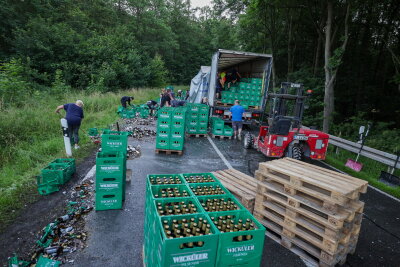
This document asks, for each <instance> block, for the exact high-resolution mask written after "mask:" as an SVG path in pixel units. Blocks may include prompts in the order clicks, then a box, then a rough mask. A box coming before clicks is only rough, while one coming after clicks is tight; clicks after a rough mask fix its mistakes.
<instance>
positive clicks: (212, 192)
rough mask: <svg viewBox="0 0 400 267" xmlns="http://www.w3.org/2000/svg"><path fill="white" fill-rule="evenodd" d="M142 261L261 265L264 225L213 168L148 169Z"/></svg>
mask: <svg viewBox="0 0 400 267" xmlns="http://www.w3.org/2000/svg"><path fill="white" fill-rule="evenodd" d="M144 231H145V233H147V235H146V239H145V242H144V247H143V261H144V265H145V266H160V267H163V266H191V265H196V266H207V267H210V266H211V267H212V266H241V267H245V266H249V267H250V266H251V267H253V266H259V265H260V262H261V258H262V251H263V245H264V235H265V228H264V227H263V226H262V225H261V224H260V223H259V222H258V221H257V220H256V219H255V218H254V217H253V216H252V215H251V214H250V213H249V212H248V211H247V210H246V209H245V208H244V207H243V206H242V205H241V204H240V202H239V201H238V200H237V199H236V198H235V197H234V196H233V195H231V194H230V193H229V191H228V190H227V189H226V188H225V187H224V186H223V185H222V184H221V183H220V182H219V181H218V179H217V178H215V176H214V175H213V174H211V173H184V174H158V175H148V176H147V181H146V214H145V223H144Z"/></svg>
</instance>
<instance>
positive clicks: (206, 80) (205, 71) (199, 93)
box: [188, 66, 211, 103]
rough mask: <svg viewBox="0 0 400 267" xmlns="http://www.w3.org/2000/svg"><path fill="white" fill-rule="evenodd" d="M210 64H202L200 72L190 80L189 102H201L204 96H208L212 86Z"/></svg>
mask: <svg viewBox="0 0 400 267" xmlns="http://www.w3.org/2000/svg"><path fill="white" fill-rule="evenodd" d="M210 69H211V67H210V66H201V68H200V70H199V72H198V73H197V75H196V76H194V77H193V79H192V81H191V82H190V91H189V99H188V100H189V102H190V103H200V102H201V99H202V98H203V97H208V95H209V92H208V90H209V87H210Z"/></svg>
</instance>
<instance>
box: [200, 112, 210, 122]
mask: <svg viewBox="0 0 400 267" xmlns="http://www.w3.org/2000/svg"><path fill="white" fill-rule="evenodd" d="M198 118H199V119H200V120H205V119H208V111H201V112H199V116H198Z"/></svg>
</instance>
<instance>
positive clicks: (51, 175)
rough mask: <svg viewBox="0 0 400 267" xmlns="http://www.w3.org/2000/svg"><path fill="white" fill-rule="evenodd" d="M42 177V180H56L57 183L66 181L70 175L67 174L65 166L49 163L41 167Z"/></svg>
mask: <svg viewBox="0 0 400 267" xmlns="http://www.w3.org/2000/svg"><path fill="white" fill-rule="evenodd" d="M42 177H43V180H44V181H52V180H57V182H58V184H60V185H62V184H64V183H66V182H67V181H68V180H69V179H70V178H71V177H70V176H69V175H68V169H67V168H65V166H62V165H59V166H57V164H49V165H48V166H46V167H45V168H43V169H42Z"/></svg>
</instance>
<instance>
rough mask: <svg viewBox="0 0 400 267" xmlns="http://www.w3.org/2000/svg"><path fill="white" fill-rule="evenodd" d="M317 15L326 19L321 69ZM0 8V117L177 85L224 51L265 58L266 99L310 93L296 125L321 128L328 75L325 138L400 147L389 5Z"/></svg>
mask: <svg viewBox="0 0 400 267" xmlns="http://www.w3.org/2000/svg"><path fill="white" fill-rule="evenodd" d="M328 4H331V6H332V9H331V13H332V14H333V18H332V25H331V31H332V35H331V36H330V37H331V41H330V43H329V44H330V46H329V47H330V48H331V49H330V50H329V52H330V55H331V56H330V58H329V60H328V62H325V61H326V59H325V58H324V54H325V53H326V50H325V51H324V49H325V48H326V38H325V37H326V29H327V13H328V12H327V6H328ZM0 5H1V7H2V8H1V9H0V17H1V18H2V19H1V20H0V109H4V108H7V106H12V105H19V104H21V102H23V101H24V99H25V98H26V97H27V96H29V97H32V96H35V95H38V96H39V95H40V94H41V93H50V94H52V95H53V96H54V97H57V96H60V95H61V94H62V93H63V92H65V91H66V90H67V91H68V90H71V89H73V90H87V91H91V92H93V91H100V92H107V91H115V90H119V89H126V88H137V87H144V86H148V87H157V86H163V85H165V84H167V83H175V84H188V83H189V81H190V79H191V78H192V77H193V76H194V75H195V74H196V73H197V71H198V69H199V67H200V66H201V65H209V64H210V59H211V55H212V53H213V52H215V50H216V49H218V48H224V49H236V50H244V51H252V52H261V53H272V54H273V56H274V66H273V76H272V80H271V85H272V86H273V87H275V88H276V87H278V86H279V84H280V82H282V81H287V80H289V81H296V82H303V83H304V84H305V86H306V88H311V89H314V95H313V98H312V99H311V100H310V102H309V109H308V110H307V111H306V118H305V124H306V125H316V126H318V127H321V126H322V119H323V110H324V107H325V108H326V101H325V106H324V92H326V91H327V90H326V73H327V70H329V72H330V73H331V74H334V75H335V80H334V94H333V92H332V95H331V96H330V97H329V98H333V99H334V109H333V116H332V118H333V123H334V124H333V126H332V127H330V132H331V133H334V134H339V132H341V133H342V136H345V137H348V138H350V137H352V136H355V135H356V131H355V130H356V128H357V127H358V126H359V124H366V123H367V122H368V121H370V122H374V123H375V124H374V125H376V126H378V127H374V128H373V129H375V130H376V135H377V137H379V135H380V134H383V133H382V132H383V131H385V133H387V131H392V132H391V134H390V135H393V136H396V135H397V136H399V135H400V134H399V130H396V128H398V126H397V125H398V123H400V105H399V104H398V103H400V74H399V71H400V55H399V51H400V34H399V31H398V29H399V26H400V17H399V16H398V14H399V12H400V2H399V1H395V0H385V1H373V0H366V1H365V0H363V1H361V0H346V1H337V0H324V1H319V0H298V1H294V0H279V1H278V0H245V1H239V0H213V1H212V5H211V6H207V7H203V8H192V7H191V5H190V1H187V0H92V1H78V0H46V1H39V0H26V1H13V0H0ZM346 14H348V15H349V19H348V20H346ZM346 25H347V27H345V26H346ZM346 29H347V31H346ZM345 39H346V40H347V42H346V45H345V46H344V45H343V44H344V40H345ZM324 65H325V67H324ZM325 100H326V99H325ZM349 125H352V127H351V129H352V132H350V131H349V127H348V126H349ZM378 143H379V142H378ZM380 147H382V146H380ZM383 147H385V148H388V147H389V145H387V146H383Z"/></svg>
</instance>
